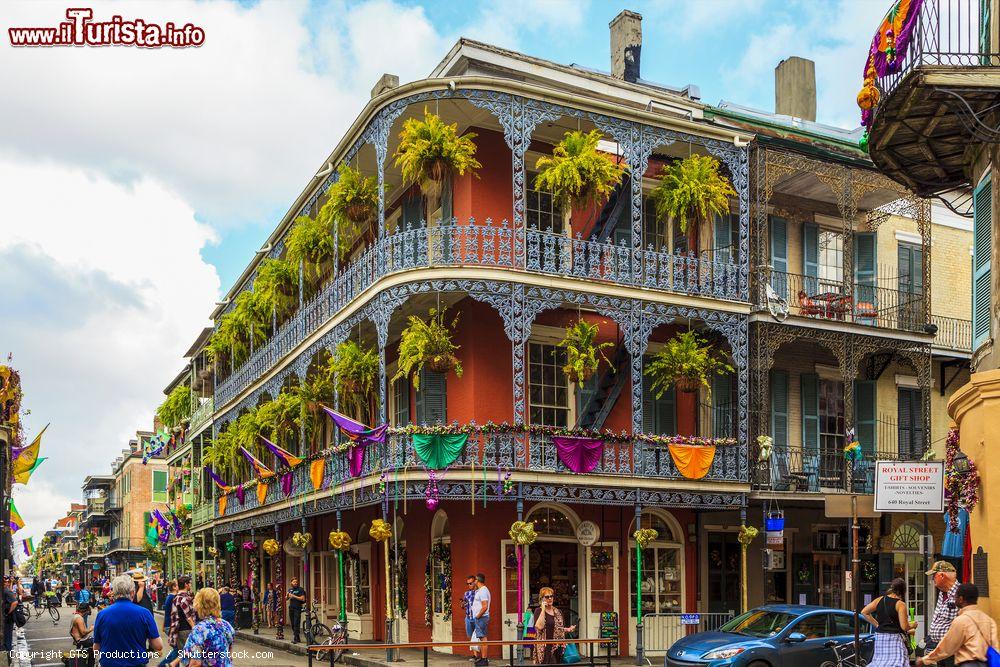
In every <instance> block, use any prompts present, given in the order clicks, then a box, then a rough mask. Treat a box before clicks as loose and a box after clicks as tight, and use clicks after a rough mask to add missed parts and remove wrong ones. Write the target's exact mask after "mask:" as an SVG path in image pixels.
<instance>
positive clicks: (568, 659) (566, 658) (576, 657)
mask: <svg viewBox="0 0 1000 667" xmlns="http://www.w3.org/2000/svg"><path fill="white" fill-rule="evenodd" d="M580 660H582V658H581V657H580V651H579V650H577V648H576V644H566V648H564V649H563V654H562V660H561V661H560V662H562V663H563V664H565V665H575V664H576V663H578V662H580ZM990 667H994V666H993V665H992V664H991V665H990ZM998 667H1000V666H998Z"/></svg>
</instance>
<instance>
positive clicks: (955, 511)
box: [944, 429, 979, 533]
mask: <svg viewBox="0 0 1000 667" xmlns="http://www.w3.org/2000/svg"><path fill="white" fill-rule="evenodd" d="M960 451H961V450H960V449H959V440H958V430H957V429H951V430H950V431H948V438H947V440H946V441H945V459H944V489H945V514H947V515H948V528H949V530H951V532H953V533H957V532H958V517H959V514H960V512H961V510H963V509H964V510H965V511H967V512H971V511H972V510H974V509H975V508H976V505H978V504H979V469H978V468H977V467H976V464H975V463H974V462H973V461H972V459H968V461H969V470H968V471H967V472H958V471H956V470H955V458H956V457H957V456H958V453H959V452H960Z"/></svg>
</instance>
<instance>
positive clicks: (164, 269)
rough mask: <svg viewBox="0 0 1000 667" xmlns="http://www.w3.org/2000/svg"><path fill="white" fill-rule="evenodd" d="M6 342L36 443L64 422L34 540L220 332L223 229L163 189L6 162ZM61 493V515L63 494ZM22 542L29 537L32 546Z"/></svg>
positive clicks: (1, 172)
mask: <svg viewBox="0 0 1000 667" xmlns="http://www.w3.org/2000/svg"><path fill="white" fill-rule="evenodd" d="M0 182H3V183H4V184H5V191H6V192H9V193H14V194H15V195H16V196H14V197H4V198H0V284H2V285H4V291H5V316H4V317H3V318H0V341H2V343H3V345H4V348H5V350H11V351H13V353H14V364H15V366H16V367H17V368H19V369H20V371H21V376H22V384H23V387H24V391H25V406H26V407H27V408H29V409H31V411H32V413H31V414H30V415H29V416H28V417H27V418H26V420H25V421H26V426H27V429H28V436H29V437H31V436H32V435H33V434H34V433H35V432H37V430H38V429H40V428H41V427H42V426H44V425H45V423H47V422H50V421H51V422H52V425H51V426H50V427H49V430H48V431H47V432H46V434H45V436H44V438H43V445H42V455H43V456H47V457H49V459H48V460H47V461H46V462H45V463H44V464H42V466H41V467H39V469H38V471H37V472H36V473H35V475H34V477H33V478H32V480H31V482H30V484H29V485H28V486H27V487H26V488H24V489H21V490H19V496H18V497H20V498H23V499H24V503H23V506H22V505H20V504H19V509H21V511H22V514H24V515H25V519H26V520H28V519H29V512H35V513H43V512H44V516H40V517H38V518H39V520H41V521H42V523H40V524H39V523H34V522H31V521H29V526H28V528H27V529H26V530H25V533H26V535H35V536H36V537H37V536H39V535H41V534H42V533H43V532H44V531H45V530H46V529H48V528H49V527H51V525H52V522H53V521H54V519H55V518H57V517H58V516H61V515H62V514H63V513H65V511H66V510H67V509H68V500H65V499H70V498H72V499H75V500H77V501H79V499H80V497H81V490H80V484H81V483H82V481H83V477H84V476H85V475H88V474H100V473H106V472H109V471H110V463H111V461H112V459H113V458H114V457H115V456H116V455H117V454H118V452H120V450H121V449H122V448H123V447H125V446H126V445H127V444H128V439H129V438H130V437H134V435H135V432H136V430H139V429H144V430H145V429H149V428H151V427H152V414H153V409H154V408H155V407H156V405H157V404H158V403H159V402H160V401H162V399H163V394H162V390H163V387H164V386H165V385H166V383H167V382H168V381H169V380H170V379H172V378H173V377H174V375H175V374H176V373H177V372H178V371H179V370H180V368H181V366H182V355H183V354H184V352H185V351H186V349H187V347H188V346H189V345H190V343H191V342H192V341H193V340H194V337H195V336H196V335H197V333H198V332H199V331H200V330H201V328H202V327H203V326H205V325H206V324H207V320H206V316H207V314H208V313H209V312H210V310H211V308H212V304H213V302H214V300H215V298H216V295H217V293H218V290H219V279H218V276H217V275H216V273H215V270H214V268H213V267H212V266H210V265H208V264H206V263H205V262H204V261H203V260H202V258H201V255H200V250H201V248H202V247H203V246H204V245H205V244H206V243H207V242H209V241H210V240H211V239H212V238H213V233H212V231H211V230H210V229H209V228H208V227H207V226H205V225H204V224H201V223H199V222H198V221H197V220H195V216H194V211H193V210H192V209H191V207H190V206H189V205H188V204H186V203H185V202H184V201H183V200H182V199H181V198H180V197H179V196H178V195H177V193H175V192H172V191H171V190H169V189H167V188H165V187H164V186H162V185H161V184H159V183H157V182H156V181H154V180H153V179H151V178H145V177H144V178H140V179H137V180H135V181H133V182H132V183H131V184H129V185H122V184H120V183H116V182H114V181H111V180H109V179H108V178H106V177H105V176H103V175H99V174H98V175H94V174H87V173H84V172H83V171H82V170H79V169H74V168H68V167H63V166H55V165H51V164H34V165H28V166H26V165H24V164H23V163H17V162H15V161H13V160H11V159H9V158H8V159H0ZM56 489H58V493H59V494H61V495H60V502H59V503H58V505H53V504H52V503H51V502H50V501H51V500H52V494H53V493H56ZM19 537H23V536H21V535H19Z"/></svg>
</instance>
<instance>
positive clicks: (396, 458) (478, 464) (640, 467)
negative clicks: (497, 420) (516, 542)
mask: <svg viewBox="0 0 1000 667" xmlns="http://www.w3.org/2000/svg"><path fill="white" fill-rule="evenodd" d="M745 451H746V450H745V448H744V447H743V446H741V445H739V444H733V445H720V446H718V447H716V450H715V458H714V459H713V461H712V465H711V468H710V469H709V471H708V473H707V474H706V475H705V477H704V478H702V480H699V481H708V482H734V483H740V482H743V483H746V482H748V481H749V479H748V472H747V467H746V455H745ZM330 456H331V457H332V458H330V459H328V461H327V465H326V467H325V468H324V477H323V483H322V487H321V488H323V489H328V488H331V487H336V486H338V485H340V484H342V483H344V482H346V481H350V479H351V478H350V477H349V476H348V473H347V468H346V465H347V464H346V454H343V453H339V454H338V453H334V454H332V455H330ZM420 469H421V466H420V463H419V459H418V458H417V455H416V452H415V450H414V448H413V443H412V440H411V437H410V436H408V435H404V434H392V435H390V436H389V437H388V438H387V439H386V442H385V443H384V444H381V445H370V446H369V448H368V451H367V452H366V454H365V458H364V463H363V467H362V470H361V474H360V475H358V479H366V478H367V481H368V482H371V480H373V479H377V478H378V477H379V476H380V475H381V474H382V473H386V472H388V473H392V472H400V473H402V472H403V471H414V470H420ZM484 470H485V471H486V475H487V480H486V482H485V484H486V493H487V494H488V495H490V496H494V497H496V496H499V495H502V493H503V491H502V489H501V490H499V491H498V488H497V487H498V485H500V484H501V482H500V480H499V479H498V478H499V477H500V475H501V474H503V473H506V472H531V473H562V474H565V475H566V479H567V483H568V482H569V480H570V479H572V480H574V482H573V483H575V484H580V483H581V482H580V481H579V480H581V479H586V478H588V477H589V478H591V479H593V478H594V477H596V476H614V477H627V478H636V479H639V478H645V479H658V480H677V481H678V482H682V483H683V482H690V480H687V478H685V477H684V476H683V475H681V473H680V471H679V470H678V469H677V466H676V465H675V464H674V461H673V459H672V457H671V455H670V452H669V451H668V448H667V445H665V444H662V445H661V444H653V443H651V442H648V441H646V440H638V439H635V440H623V441H611V440H609V441H607V442H606V443H605V447H604V452H603V456H602V457H601V460H600V462H599V463H598V464H597V466H596V467H595V468H594V469H593V470H592V471H591V472H589V473H575V472H573V471H571V470H570V469H569V468H568V467H567V466H566V465H565V464H564V463H563V462H562V461H561V460H560V458H559V456H558V455H557V453H556V447H555V445H554V444H553V442H552V438H551V437H550V436H547V435H541V436H540V435H536V434H520V435H517V434H513V433H475V434H471V435H470V436H469V440H468V442H467V443H466V445H465V447H464V448H463V450H462V452H461V453H460V455H459V456H458V458H457V459H456V460H455V462H454V463H452V464H451V465H450V466H449V468H448V471H449V472H448V473H447V476H448V477H454V478H458V479H463V478H464V479H465V480H466V481H467V480H468V479H469V476H470V475H472V474H473V472H474V474H475V479H476V488H477V489H480V491H478V493H482V487H481V486H480V484H481V483H482V482H481V480H482V479H483V477H482V476H483V471H484ZM459 471H461V472H459ZM410 474H411V475H412V474H413V473H412V472H411V473H410ZM291 475H292V485H291V492H290V493H289V495H287V496H286V495H285V494H284V492H283V490H282V488H281V484H274V483H272V484H270V485H269V486H268V490H267V496H266V497H265V501H264V503H263V506H265V507H266V506H268V505H273V504H276V503H279V502H282V501H285V500H288V499H289V498H297V497H300V496H302V495H305V494H310V493H312V492H313V486H312V481H311V480H310V477H309V466H308V465H300V466H298V467H297V468H296V469H295V470H293V471H292V472H291ZM369 485H370V484H369ZM410 498H411V500H414V501H415V500H419V498H415V497H414V496H413V495H412V494H411V495H410ZM261 506H262V505H261V503H260V502H259V501H258V498H257V494H256V489H255V488H252V487H251V488H248V489H246V492H245V493H244V502H243V503H242V504H240V503H239V502H238V501H237V499H236V498H235V496H234V494H229V498H228V501H227V503H226V510H225V516H227V517H228V516H233V515H236V514H240V513H242V512H245V511H248V510H253V509H258V508H259V507H261ZM209 508H210V509H211V511H212V512H213V516H215V517H218V516H219V511H218V510H219V508H218V503H217V502H216V503H213V504H211V505H209Z"/></svg>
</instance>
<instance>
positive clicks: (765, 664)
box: [747, 660, 826, 667]
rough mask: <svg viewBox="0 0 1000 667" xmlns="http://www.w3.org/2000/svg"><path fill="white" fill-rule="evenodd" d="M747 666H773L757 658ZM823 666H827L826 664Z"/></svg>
mask: <svg viewBox="0 0 1000 667" xmlns="http://www.w3.org/2000/svg"><path fill="white" fill-rule="evenodd" d="M747 667H771V665H769V664H768V663H766V662H764V661H763V660H756V661H754V662H751V663H750V664H749V665H748V666H747ZM823 667H826V666H825V665H824V666H823Z"/></svg>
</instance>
